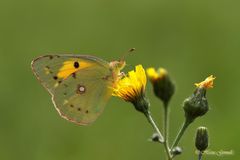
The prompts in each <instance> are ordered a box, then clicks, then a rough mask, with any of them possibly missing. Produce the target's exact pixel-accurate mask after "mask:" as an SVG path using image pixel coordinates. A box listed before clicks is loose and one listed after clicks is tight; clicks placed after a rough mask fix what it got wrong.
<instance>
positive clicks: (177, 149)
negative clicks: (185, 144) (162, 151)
mask: <svg viewBox="0 0 240 160" xmlns="http://www.w3.org/2000/svg"><path fill="white" fill-rule="evenodd" d="M171 153H172V155H173V156H176V155H180V154H181V153H182V148H180V147H178V146H177V147H174V148H173V149H172V151H171Z"/></svg>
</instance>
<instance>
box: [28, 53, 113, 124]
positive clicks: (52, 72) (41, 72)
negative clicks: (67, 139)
mask: <svg viewBox="0 0 240 160" xmlns="http://www.w3.org/2000/svg"><path fill="white" fill-rule="evenodd" d="M32 68H33V71H34V73H35V75H36V76H37V78H38V79H39V80H40V81H41V83H42V84H43V86H44V87H45V88H46V89H47V90H48V91H49V93H50V94H51V95H52V100H53V103H54V105H55V107H56V109H57V111H58V112H59V114H60V115H61V116H62V117H63V118H65V119H67V120H70V121H71V122H75V123H77V124H80V125H87V124H89V123H92V122H93V121H95V120H96V119H97V117H98V116H99V115H100V114H101V112H102V111H103V109H104V106H105V105H106V102H107V101H108V99H109V98H110V97H111V94H112V89H111V88H112V85H113V81H112V80H111V77H112V76H111V75H112V72H111V70H110V68H109V63H108V62H106V61H103V60H101V59H99V58H97V57H93V56H85V55H79V56H75V55H62V56H59V55H50V56H43V57H40V58H37V59H36V60H34V61H33V62H32Z"/></svg>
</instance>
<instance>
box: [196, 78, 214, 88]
mask: <svg viewBox="0 0 240 160" xmlns="http://www.w3.org/2000/svg"><path fill="white" fill-rule="evenodd" d="M215 78H216V77H213V75H211V76H209V77H207V78H206V79H205V80H204V81H202V82H200V83H195V86H196V87H198V88H206V89H208V88H213V80H214V79H215Z"/></svg>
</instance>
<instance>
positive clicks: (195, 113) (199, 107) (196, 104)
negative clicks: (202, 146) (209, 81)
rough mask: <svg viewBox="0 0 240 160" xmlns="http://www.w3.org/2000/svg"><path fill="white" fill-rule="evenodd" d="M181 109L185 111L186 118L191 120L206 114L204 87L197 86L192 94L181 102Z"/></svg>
mask: <svg viewBox="0 0 240 160" xmlns="http://www.w3.org/2000/svg"><path fill="white" fill-rule="evenodd" d="M183 109H184V111H185V117H186V119H187V120H189V121H191V122H192V121H193V120H194V119H195V118H197V117H199V116H203V115H204V114H206V113H207V111H208V110H209V107H208V101H207V98H206V89H205V88H197V89H196V90H195V92H194V94H193V95H192V96H190V97H188V98H187V99H186V100H185V101H184V102H183Z"/></svg>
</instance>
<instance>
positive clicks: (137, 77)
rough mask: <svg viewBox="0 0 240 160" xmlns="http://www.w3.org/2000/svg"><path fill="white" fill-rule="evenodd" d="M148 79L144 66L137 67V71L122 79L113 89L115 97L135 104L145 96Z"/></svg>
mask: <svg viewBox="0 0 240 160" xmlns="http://www.w3.org/2000/svg"><path fill="white" fill-rule="evenodd" d="M146 83H147V78H146V74H145V70H144V69H143V67H142V65H137V66H136V67H135V71H130V72H128V75H127V76H125V77H124V78H122V79H120V80H119V81H118V82H117V84H116V86H115V87H114V88H113V96H117V97H120V98H122V99H123V100H125V101H128V102H132V103H134V102H135V101H136V100H138V99H139V98H142V96H144V94H145V87H146Z"/></svg>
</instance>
